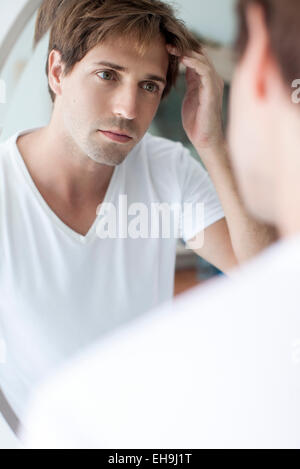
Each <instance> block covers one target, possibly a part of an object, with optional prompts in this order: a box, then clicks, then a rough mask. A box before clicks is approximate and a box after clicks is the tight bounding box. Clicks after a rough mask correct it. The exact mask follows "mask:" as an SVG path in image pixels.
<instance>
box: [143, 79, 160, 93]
mask: <svg viewBox="0 0 300 469" xmlns="http://www.w3.org/2000/svg"><path fill="white" fill-rule="evenodd" d="M144 89H145V90H146V91H149V93H156V92H158V91H159V87H158V86H157V85H156V84H155V83H152V82H151V81H149V82H147V83H145V85H144Z"/></svg>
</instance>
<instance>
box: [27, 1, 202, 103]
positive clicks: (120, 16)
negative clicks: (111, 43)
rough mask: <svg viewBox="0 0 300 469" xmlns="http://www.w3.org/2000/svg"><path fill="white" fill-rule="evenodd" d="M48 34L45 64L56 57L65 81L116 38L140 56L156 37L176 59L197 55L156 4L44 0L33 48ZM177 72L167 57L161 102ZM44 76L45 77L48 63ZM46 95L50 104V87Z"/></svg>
mask: <svg viewBox="0 0 300 469" xmlns="http://www.w3.org/2000/svg"><path fill="white" fill-rule="evenodd" d="M49 29H50V41H49V49H48V58H49V54H50V52H51V51H52V50H53V49H55V50H57V51H59V52H60V53H61V56H62V61H63V63H64V65H65V67H64V74H65V75H67V74H68V73H70V72H71V71H72V69H73V67H74V65H75V64H76V63H77V62H79V61H80V60H82V59H83V58H84V56H85V55H86V54H87V53H88V52H89V51H90V50H91V49H92V48H93V47H95V46H96V45H98V44H99V43H101V42H103V41H104V40H105V39H107V38H111V37H116V36H122V35H123V36H124V37H125V36H126V37H132V38H134V39H135V43H136V47H137V50H138V52H139V53H141V54H142V53H143V51H144V50H145V49H146V47H147V46H148V45H150V44H151V39H153V38H154V37H157V36H158V35H159V34H161V35H162V36H163V37H164V38H165V41H166V43H168V44H171V45H173V46H175V47H177V49H178V50H179V52H180V53H181V54H185V53H186V52H187V51H188V50H189V49H192V50H196V51H200V50H201V46H200V43H199V41H198V40H197V39H196V37H195V36H193V34H192V33H191V32H189V31H188V30H187V28H186V26H185V24H184V23H183V21H181V20H179V19H178V18H176V17H175V11H174V9H173V8H172V7H171V6H170V5H167V4H166V3H164V2H162V1H159V0H44V1H43V3H42V5H41V7H40V9H39V12H38V16H37V20H36V29H35V38H34V42H35V45H36V44H37V43H38V42H39V41H40V39H41V38H42V37H43V36H44V34H45V33H46V32H47V31H48V30H49ZM178 70H179V59H178V58H177V57H175V56H171V55H170V56H169V68H168V73H167V85H166V88H165V90H164V93H163V96H162V97H165V96H167V94H168V93H169V92H170V90H171V88H172V86H173V85H175V83H176V79H177V76H178ZM46 73H47V76H48V60H47V64H46ZM49 92H50V95H51V98H52V101H54V100H55V94H54V93H53V91H52V90H51V89H50V87H49Z"/></svg>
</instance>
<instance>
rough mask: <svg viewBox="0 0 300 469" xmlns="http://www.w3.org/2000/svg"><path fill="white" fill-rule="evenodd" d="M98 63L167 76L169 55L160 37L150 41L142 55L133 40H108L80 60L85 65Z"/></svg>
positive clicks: (119, 38)
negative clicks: (109, 63) (103, 62)
mask: <svg viewBox="0 0 300 469" xmlns="http://www.w3.org/2000/svg"><path fill="white" fill-rule="evenodd" d="M100 61H107V62H114V63H118V64H119V65H121V66H124V67H126V68H127V69H139V70H140V71H143V72H145V73H160V74H164V75H166V74H167V70H168V65H169V55H168V52H167V49H166V42H165V40H164V38H163V37H162V36H158V37H156V38H154V39H152V40H151V43H150V44H149V45H147V46H146V47H145V50H144V51H143V53H141V52H140V51H139V50H138V44H137V42H136V40H135V39H133V38H123V37H117V38H110V39H107V40H105V41H104V42H102V43H100V44H98V45H97V46H95V47H94V48H93V49H91V50H90V51H89V52H88V53H87V54H86V56H85V57H84V58H83V59H82V61H81V62H82V63H83V64H85V65H88V66H90V65H92V64H94V63H95V64H97V62H100Z"/></svg>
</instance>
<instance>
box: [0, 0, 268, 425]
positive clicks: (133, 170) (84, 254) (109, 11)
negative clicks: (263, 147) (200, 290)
mask: <svg viewBox="0 0 300 469" xmlns="http://www.w3.org/2000/svg"><path fill="white" fill-rule="evenodd" d="M48 29H50V42H49V54H48V61H47V73H48V79H49V88H50V94H51V97H52V100H53V103H54V105H53V114H52V116H51V121H50V123H49V125H48V126H46V127H45V128H41V129H37V130H35V131H33V132H32V131H23V132H21V133H18V134H17V135H14V136H13V137H12V138H11V139H9V141H8V142H6V143H5V144H3V145H2V146H1V149H0V152H1V158H0V162H1V171H0V177H1V180H0V191H1V192H0V203H1V212H0V214H1V215H0V216H1V221H0V227H1V228H0V230H1V231H0V240H1V241H0V243H1V244H0V246H1V251H0V252H1V255H2V258H3V261H2V262H1V277H0V298H1V299H0V314H1V324H2V326H3V331H4V332H3V334H4V339H5V341H6V344H7V354H6V355H7V358H6V363H5V364H4V365H3V366H2V367H1V368H0V386H1V388H2V390H3V393H4V394H5V395H6V397H7V400H8V401H9V403H10V404H11V406H12V407H13V409H14V411H15V412H16V413H17V415H18V416H21V415H22V412H23V409H24V408H25V406H26V402H27V399H28V395H29V393H30V391H31V390H32V389H33V388H34V386H35V385H36V383H37V382H38V381H39V380H40V379H41V378H42V377H43V376H44V375H45V373H47V372H49V370H51V369H52V368H53V367H55V366H57V365H58V364H60V363H61V361H62V360H65V359H66V358H68V357H70V356H72V355H73V354H74V353H76V352H77V351H78V350H79V349H80V348H82V347H84V346H86V345H88V344H90V343H91V342H92V341H94V340H96V339H98V338H99V337H100V336H101V335H102V334H105V333H106V332H107V331H109V330H110V329H112V328H113V327H116V326H117V325H119V324H121V323H123V322H124V321H127V320H129V319H131V318H134V317H136V316H138V315H140V314H141V313H143V312H146V311H147V310H150V309H151V308H153V307H155V306H157V305H159V304H160V303H162V302H163V301H166V300H169V299H171V297H172V295H173V280H174V264H175V253H176V249H175V248H176V236H169V237H166V238H164V237H162V236H160V237H153V238H151V237H149V236H147V235H146V236H144V235H143V234H139V233H137V231H138V230H137V229H135V230H134V229H133V231H134V233H133V235H132V236H129V235H128V233H127V232H126V231H122V233H121V234H119V232H118V233H117V235H116V236H115V233H113V235H114V236H111V237H106V238H105V237H102V236H100V235H101V234H103V231H105V229H103V230H102V228H103V226H102V225H101V221H102V217H104V219H105V215H106V213H105V209H106V204H108V203H110V204H111V205H112V206H113V208H115V209H116V211H117V209H120V205H121V203H120V202H119V200H120V196H126V197H127V201H126V202H127V204H128V207H130V208H129V214H130V215H135V214H136V211H137V208H136V204H142V205H143V207H146V208H148V207H149V206H150V205H151V204H152V203H162V204H167V205H172V204H177V206H178V205H180V206H181V205H185V204H187V205H191V206H192V207H195V206H196V205H197V204H198V203H204V209H205V217H204V223H202V222H200V220H198V219H196V218H195V219H194V218H193V217H192V216H188V215H187V217H186V220H185V223H184V226H183V231H182V235H183V238H184V239H185V241H186V242H191V241H192V242H193V243H192V245H193V246H194V247H195V249H196V250H197V252H198V254H199V255H201V256H203V257H204V258H205V259H207V260H208V261H210V262H211V263H213V264H215V265H216V266H217V267H218V268H219V269H221V270H222V271H224V272H228V271H229V270H230V269H231V268H232V267H233V266H235V265H236V264H237V263H238V262H243V261H244V260H246V259H248V258H250V257H252V256H254V255H255V254H257V252H258V251H259V250H261V249H262V248H264V247H265V246H266V245H268V244H269V243H270V242H271V240H272V235H271V233H270V232H269V230H268V229H267V228H265V227H264V226H261V225H260V224H258V223H257V222H254V221H253V220H252V219H251V218H250V217H249V216H248V215H247V214H246V211H245V209H244V207H243V205H242V203H241V201H240V199H239V196H238V194H237V191H236V189H235V186H234V182H233V177H232V174H231V171H230V168H229V165H228V162H227V149H226V143H225V139H224V135H223V133H222V125H221V102H222V92H223V83H222V80H221V79H220V78H219V77H218V76H217V74H216V73H215V71H214V69H213V67H212V65H211V64H210V62H209V60H208V58H207V57H206V56H205V54H204V52H201V49H200V46H199V44H198V42H197V41H196V40H195V39H194V38H193V36H192V35H191V34H190V33H189V32H188V31H187V30H186V28H185V27H184V26H183V25H182V24H181V23H180V22H179V21H178V20H177V19H176V18H175V16H174V14H173V11H172V9H171V8H170V7H169V6H167V5H166V4H164V3H162V2H159V1H157V0H155V1H149V0H137V1H128V0H122V1H119V0H118V1H117V0H107V1H100V0H79V1H78V0H76V1H75V0H64V1H61V0H60V1H58V0H52V1H48V0H47V1H45V2H43V4H42V6H41V9H40V11H39V15H38V19H37V29H36V41H38V40H39V39H40V38H41V37H42V36H43V34H44V33H45V32H46V31H47V30H48ZM174 47H176V49H175V50H174ZM177 54H181V55H184V59H183V61H182V63H184V64H185V65H186V67H187V75H186V78H187V93H186V96H185V100H184V103H183V110H182V118H183V124H184V127H185V130H186V132H187V134H188V136H189V138H190V140H191V142H192V143H193V145H194V146H195V148H196V149H197V151H198V153H199V155H201V157H202V160H203V161H204V163H205V164H206V166H207V168H208V171H209V173H210V176H211V178H212V180H213V182H214V184H215V186H216V189H217V192H218V195H219V198H218V196H217V193H216V191H215V190H214V188H213V186H212V183H211V181H210V179H209V177H208V175H207V173H206V172H205V171H204V170H203V169H202V167H201V166H200V164H199V163H197V162H195V160H193V159H192V158H191V157H190V155H189V154H188V152H187V150H185V149H184V148H183V147H182V145H181V144H179V143H174V142H170V141H168V140H165V139H160V138H154V137H152V136H150V135H149V134H147V133H146V132H147V129H148V127H149V125H150V123H151V121H152V119H153V118H154V116H155V113H156V111H157V109H158V106H159V103H160V101H161V99H162V98H163V97H164V96H166V95H167V93H168V91H169V90H170V88H171V87H172V85H173V84H174V82H175V79H176V75H177V73H178V66H179V58H178V57H177ZM200 83H201V90H199V87H200ZM174 138H176V136H174ZM219 199H220V201H219ZM122 200H123V199H122ZM220 202H221V204H222V207H221V204H220ZM124 205H125V204H124ZM130 210H131V212H130ZM118 212H120V213H121V219H122V221H123V218H124V213H125V218H126V217H127V214H126V210H124V208H122V209H121V210H118ZM96 214H97V216H96ZM111 214H113V210H112V213H111ZM111 214H109V216H108V218H109V217H110V216H111ZM224 214H225V217H226V220H225V218H224ZM135 228H136V227H135ZM204 229H205V243H204V244H203V245H202V243H201V239H202V237H203V230H204ZM112 231H114V229H113V228H112ZM109 234H111V233H109Z"/></svg>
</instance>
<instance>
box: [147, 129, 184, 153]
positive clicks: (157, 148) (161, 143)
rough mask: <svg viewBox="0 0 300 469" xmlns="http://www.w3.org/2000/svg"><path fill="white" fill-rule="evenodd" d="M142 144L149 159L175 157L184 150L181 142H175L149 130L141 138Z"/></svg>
mask: <svg viewBox="0 0 300 469" xmlns="http://www.w3.org/2000/svg"><path fill="white" fill-rule="evenodd" d="M143 145H144V149H145V150H146V152H147V155H148V157H150V158H151V159H157V158H168V159H169V160H170V159H175V158H178V157H179V156H180V155H181V153H182V152H183V151H184V146H183V145H182V143H181V142H175V141H173V140H170V139H168V138H164V137H157V136H154V135H152V134H150V133H149V132H147V133H146V135H145V136H144V138H143Z"/></svg>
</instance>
